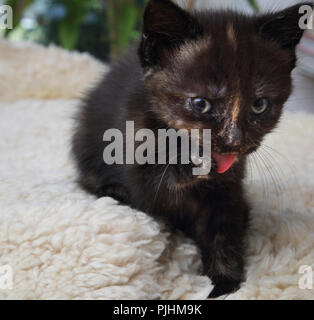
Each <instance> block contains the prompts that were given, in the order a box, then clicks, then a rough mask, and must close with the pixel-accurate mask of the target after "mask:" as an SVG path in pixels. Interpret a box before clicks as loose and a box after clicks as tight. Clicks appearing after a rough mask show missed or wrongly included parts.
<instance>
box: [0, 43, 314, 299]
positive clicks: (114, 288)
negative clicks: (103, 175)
mask: <svg viewBox="0 0 314 320" xmlns="http://www.w3.org/2000/svg"><path fill="white" fill-rule="evenodd" d="M105 69H106V68H105V67H104V66H103V65H102V64H100V63H99V62H97V61H95V60H94V59H92V58H91V57H89V56H87V55H82V54H78V53H68V52H65V51H63V50H61V49H58V48H55V47H49V48H43V47H40V46H37V45H29V44H22V45H12V44H10V43H8V42H6V41H4V40H1V41H0V77H1V79H2V80H1V86H0V101H1V103H0V130H1V131H0V133H1V138H0V165H1V171H0V179H1V182H0V268H1V266H5V265H6V266H7V267H9V268H10V270H11V271H12V275H13V283H12V288H11V289H9V288H8V286H6V285H5V281H3V280H4V278H3V277H5V276H8V274H5V273H4V274H1V272H0V298H1V299H11V298H14V299H130V298H132V299H205V298H206V297H207V295H208V293H209V292H210V290H211V289H212V286H211V282H210V280H209V279H208V278H207V277H204V276H201V275H200V274H199V269H200V265H201V263H200V258H199V254H198V250H197V248H196V247H195V246H194V245H193V243H192V242H191V241H190V240H188V239H186V238H184V237H183V236H181V235H170V234H169V233H168V232H167V230H165V228H164V227H163V226H162V225H160V224H159V223H157V222H155V221H154V220H153V219H152V218H150V217H148V216H147V215H146V214H143V213H141V212H136V211H134V210H131V209H130V208H128V207H123V206H119V205H118V204H117V202H116V201H114V200H113V199H110V198H103V199H98V200H97V199H96V198H94V197H93V196H91V195H88V194H86V193H85V192H83V191H81V190H80V189H79V187H78V186H77V185H76V183H75V179H76V174H75V170H74V167H73V164H72V162H71V160H70V157H69V142H70V136H71V128H72V125H73V120H72V116H73V114H74V112H75V110H77V107H78V105H79V100H78V98H79V97H80V96H81V94H82V93H83V92H84V91H85V90H86V89H87V88H88V87H89V86H91V85H92V84H93V83H94V82H95V81H96V80H97V79H98V78H99V77H100V76H101V75H102V74H103V73H104V72H105ZM313 127H314V116H313V115H308V114H302V113H295V114H289V113H287V114H286V115H285V117H284V119H283V121H282V123H281V125H280V127H279V128H278V130H276V132H275V133H273V134H272V135H271V136H270V137H269V139H268V140H267V141H266V142H265V144H267V145H268V146H270V147H272V148H274V149H275V151H273V150H271V149H267V148H266V147H265V151H262V152H261V157H263V159H264V160H265V162H266V163H262V160H261V159H259V160H260V164H259V167H258V168H257V167H256V166H254V164H253V163H252V174H251V170H248V171H249V172H248V178H247V190H248V195H249V198H250V201H251V203H252V205H253V210H252V222H251V230H250V234H249V248H248V263H247V281H246V282H245V283H244V284H243V286H242V288H241V290H240V291H239V292H237V293H235V294H233V295H230V296H229V297H228V299H301V298H306V299H313V298H314V290H303V289H300V288H299V280H300V278H301V276H302V274H300V273H299V269H300V267H302V266H313V264H314V192H313V186H314V175H313V174H314V164H313V163H314V161H313V160H314V151H313V150H314V148H313V147H314V145H313ZM255 160H256V161H257V160H258V158H256V159H255ZM263 186H264V187H263ZM235 214H236V213H235ZM0 270H1V269H0ZM2 271H3V270H2ZM1 281H2V282H1ZM1 284H2V286H1Z"/></svg>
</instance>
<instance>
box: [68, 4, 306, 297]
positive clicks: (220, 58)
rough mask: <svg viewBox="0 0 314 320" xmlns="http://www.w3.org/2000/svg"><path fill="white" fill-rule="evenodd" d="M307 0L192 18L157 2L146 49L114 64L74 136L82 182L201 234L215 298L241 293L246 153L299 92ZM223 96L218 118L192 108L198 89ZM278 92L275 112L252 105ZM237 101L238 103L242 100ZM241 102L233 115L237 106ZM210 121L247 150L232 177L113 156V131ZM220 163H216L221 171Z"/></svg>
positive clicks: (217, 145) (230, 149)
mask: <svg viewBox="0 0 314 320" xmlns="http://www.w3.org/2000/svg"><path fill="white" fill-rule="evenodd" d="M298 19H299V14H298V6H295V7H293V8H290V9H288V10H286V11H284V12H281V13H279V14H269V15H264V16H259V17H247V16H244V15H241V14H237V13H234V12H231V11H223V12H207V11H206V12H202V13H195V14H193V15H190V14H188V13H186V12H185V11H183V10H181V9H179V8H178V7H177V6H175V5H173V4H172V3H170V2H169V1H166V0H152V1H150V2H149V4H148V7H147V9H146V12H145V16H144V26H143V38H142V41H141V44H140V47H139V54H138V53H137V52H136V50H135V49H133V50H131V51H130V52H129V54H128V55H127V56H126V57H125V58H124V59H123V60H122V61H120V62H119V63H118V64H116V65H115V66H113V67H112V70H111V72H110V73H109V75H107V76H106V77H105V79H104V80H103V81H102V82H101V83H100V84H99V85H98V87H97V88H96V89H95V90H93V91H92V92H91V93H90V95H89V96H88V97H87V98H86V99H85V102H84V105H83V107H82V110H81V112H80V114H79V119H78V127H77V130H76V133H75V135H74V139H73V152H74V155H75V159H76V162H77V165H78V168H79V171H80V183H81V185H82V186H83V187H84V188H85V189H86V190H87V191H89V192H91V193H93V194H96V195H97V196H111V197H114V198H116V199H117V200H119V201H121V202H123V203H125V204H128V205H130V206H132V207H133V208H136V209H139V210H142V211H144V212H147V213H149V214H151V215H153V216H158V217H162V218H165V219H167V221H169V222H170V223H171V225H172V226H173V228H174V229H176V228H179V229H181V230H183V231H184V232H185V233H186V234H187V235H188V236H190V237H192V238H193V239H194V240H195V241H196V243H197V244H198V246H199V247H200V249H201V252H202V258H203V263H204V272H205V274H206V275H208V276H209V277H211V279H212V280H213V283H214V284H215V289H214V291H213V292H212V293H211V296H212V297H215V296H219V295H221V294H224V293H229V292H233V291H234V290H236V289H238V288H239V285H240V283H241V282H242V281H243V280H244V278H245V277H244V238H245V235H246V230H247V225H248V219H249V207H248V205H247V202H246V200H245V196H244V192H243V186H242V180H243V178H244V171H245V164H246V157H247V155H248V154H249V153H251V152H253V151H255V150H257V148H258V147H259V145H260V143H261V141H262V140H263V138H264V136H265V135H266V134H267V133H269V132H271V130H272V129H273V128H274V127H275V126H276V125H277V123H278V121H279V118H280V115H281V113H282V107H283V105H284V103H285V102H286V100H287V98H288V97H289V95H290V93H291V71H292V69H293V68H294V67H295V62H296V56H295V46H296V45H297V43H298V42H299V41H300V38H301V36H302V31H301V30H299V27H298V24H297V21H298ZM192 93H193V94H195V95H196V96H198V97H206V98H208V99H210V100H211V101H212V103H213V110H212V112H211V113H210V114H208V115H201V116H200V115H199V114H196V113H193V112H191V110H189V109H188V108H187V107H186V105H187V100H188V98H190V95H191V94H192ZM262 97H268V98H269V99H270V101H271V109H270V110H269V111H268V112H267V113H265V114H263V115H261V116H256V115H254V114H252V112H251V106H252V104H253V103H254V101H255V100H256V99H257V98H262ZM236 104H237V106H236ZM236 107H238V108H240V113H239V114H238V117H237V119H236V121H232V117H233V113H234V110H235V108H236ZM126 120H134V121H135V125H136V128H138V129H140V128H150V129H152V130H157V129H159V128H175V129H180V128H187V129H192V128H198V129H203V128H210V129H212V148H213V151H215V152H218V153H237V154H238V161H237V162H236V163H235V164H234V165H233V167H232V168H231V169H230V170H229V171H228V172H227V173H225V174H218V173H216V172H215V170H212V172H211V174H210V175H209V176H208V177H206V179H200V178H199V177H193V176H192V175H191V166H190V165H185V166H184V165H171V166H169V168H168V169H167V171H166V172H165V166H162V165H143V166H139V165H112V166H107V165H105V164H104V161H103V151H104V148H105V146H106V144H105V143H104V142H103V141H102V140H103V134H104V132H105V130H107V129H110V128H117V129H120V130H121V131H122V132H123V131H124V128H125V121H126ZM213 169H215V168H213Z"/></svg>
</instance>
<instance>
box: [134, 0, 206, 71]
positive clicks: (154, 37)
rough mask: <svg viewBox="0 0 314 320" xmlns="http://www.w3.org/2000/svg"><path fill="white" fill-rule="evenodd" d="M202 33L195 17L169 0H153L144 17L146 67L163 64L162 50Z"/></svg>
mask: <svg viewBox="0 0 314 320" xmlns="http://www.w3.org/2000/svg"><path fill="white" fill-rule="evenodd" d="M200 34H202V27H201V26H200V25H199V24H198V22H197V21H196V19H195V18H194V17H193V16H192V15H190V14H189V13H188V12H186V11H184V10H183V9H181V8H180V7H178V6H177V5H175V4H174V3H173V2H171V1H170V0H150V1H149V3H148V5H147V7H146V10H145V13H144V20H143V36H142V42H141V46H140V52H139V53H140V58H141V62H142V65H143V67H146V68H147V67H153V66H155V65H158V64H161V62H162V61H161V59H162V53H163V52H164V51H168V52H169V51H171V50H172V49H173V48H176V47H178V46H179V45H180V44H182V43H184V41H185V40H186V39H194V38H197V37H198V36H199V35H200Z"/></svg>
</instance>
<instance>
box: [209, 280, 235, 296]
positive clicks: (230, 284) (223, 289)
mask: <svg viewBox="0 0 314 320" xmlns="http://www.w3.org/2000/svg"><path fill="white" fill-rule="evenodd" d="M240 285H241V281H237V280H230V279H226V280H224V281H220V282H217V283H215V287H214V289H213V290H212V292H211V293H210V294H209V296H208V298H218V297H220V296H223V295H225V294H231V293H234V292H236V291H238V290H239V289H240Z"/></svg>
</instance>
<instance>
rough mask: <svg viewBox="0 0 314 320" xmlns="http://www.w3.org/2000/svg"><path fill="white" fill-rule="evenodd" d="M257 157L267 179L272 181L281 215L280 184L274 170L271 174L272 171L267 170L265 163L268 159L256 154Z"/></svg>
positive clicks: (281, 193) (281, 190) (281, 191)
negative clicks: (262, 165)
mask: <svg viewBox="0 0 314 320" xmlns="http://www.w3.org/2000/svg"><path fill="white" fill-rule="evenodd" d="M257 155H258V157H259V158H260V159H261V161H262V162H263V163H264V166H265V169H266V170H267V172H268V173H269V177H270V178H271V180H272V183H273V185H274V188H275V192H276V195H277V197H276V200H277V205H278V207H279V213H281V212H282V210H283V202H282V195H283V189H282V187H281V184H280V178H279V177H278V176H277V175H276V174H275V170H274V172H272V169H271V168H268V165H267V161H269V159H268V158H265V155H264V156H263V155H262V154H261V153H257Z"/></svg>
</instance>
